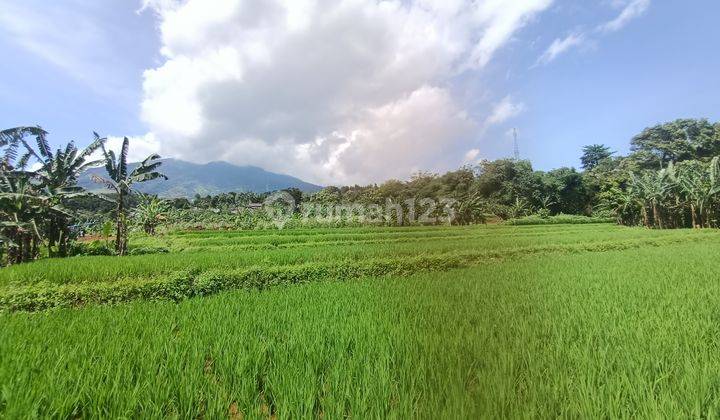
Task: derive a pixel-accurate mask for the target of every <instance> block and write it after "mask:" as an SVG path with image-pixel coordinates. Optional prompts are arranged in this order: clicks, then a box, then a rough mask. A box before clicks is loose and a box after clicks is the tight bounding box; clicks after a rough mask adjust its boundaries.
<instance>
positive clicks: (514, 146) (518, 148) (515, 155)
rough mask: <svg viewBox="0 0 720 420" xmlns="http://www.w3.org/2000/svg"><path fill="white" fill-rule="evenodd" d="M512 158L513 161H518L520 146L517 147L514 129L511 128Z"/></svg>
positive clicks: (515, 130)
mask: <svg viewBox="0 0 720 420" xmlns="http://www.w3.org/2000/svg"><path fill="white" fill-rule="evenodd" d="M513 158H515V160H520V146H518V139H517V129H516V128H513Z"/></svg>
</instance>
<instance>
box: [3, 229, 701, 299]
mask: <svg viewBox="0 0 720 420" xmlns="http://www.w3.org/2000/svg"><path fill="white" fill-rule="evenodd" d="M705 239H707V238H705V237H703V236H697V235H686V236H681V237H672V238H660V239H631V240H624V241H605V242H598V243H590V244H572V245H543V246H528V247H518V248H512V249H503V250H493V251H480V252H478V251H464V252H452V253H436V254H424V255H418V256H415V257H394V258H373V259H367V260H365V261H338V262H333V263H304V264H295V265H274V266H253V267H248V268H242V269H234V270H223V269H210V270H206V271H201V270H180V271H176V272H173V273H171V274H169V275H162V276H158V277H154V278H145V279H143V278H141V279H126V280H122V281H115V282H112V283H79V284H63V285H54V286H51V285H48V284H42V283H40V284H35V285H30V286H16V287H12V288H11V289H10V290H4V291H0V312H17V311H24V312H34V311H42V310H47V309H51V308H56V307H82V306H84V305H87V304H116V303H122V302H128V301H132V300H138V299H142V300H173V301H180V300H183V299H187V298H192V297H197V296H207V295H210V294H214V293H218V292H221V291H225V290H233V289H264V288H267V287H273V286H278V285H289V284H301V283H309V282H314V281H341V280H347V279H352V278H358V277H383V276H391V275H392V276H407V275H411V274H416V273H422V272H433V271H446V270H451V269H457V268H468V267H473V266H479V265H481V264H486V263H492V262H499V261H505V260H510V259H517V258H527V257H532V256H538V255H548V254H574V253H588V252H607V251H622V250H628V249H637V248H641V247H662V246H671V245H674V244H681V243H688V242H700V241H702V240H705Z"/></svg>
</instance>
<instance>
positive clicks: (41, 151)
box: [27, 136, 105, 257]
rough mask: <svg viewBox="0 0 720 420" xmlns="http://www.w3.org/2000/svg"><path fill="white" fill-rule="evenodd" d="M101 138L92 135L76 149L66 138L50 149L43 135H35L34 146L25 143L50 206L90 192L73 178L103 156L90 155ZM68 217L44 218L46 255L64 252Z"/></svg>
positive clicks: (99, 144)
mask: <svg viewBox="0 0 720 420" xmlns="http://www.w3.org/2000/svg"><path fill="white" fill-rule="evenodd" d="M104 142H105V139H101V138H97V137H96V138H95V140H94V141H93V142H92V143H91V144H90V145H89V146H88V147H86V148H85V149H83V150H79V149H78V148H77V147H76V146H75V144H74V143H73V142H70V143H68V144H67V145H66V146H65V147H64V148H58V149H57V150H56V151H55V152H54V153H53V152H52V151H51V150H50V147H49V145H48V143H47V141H46V140H45V138H44V136H43V137H42V138H38V141H37V143H38V148H37V150H34V149H33V148H30V147H27V150H28V154H29V155H31V156H32V157H34V158H35V159H36V160H37V161H38V163H40V165H41V167H40V169H39V170H37V172H36V174H35V175H36V176H35V177H36V178H37V180H38V181H39V182H40V187H41V188H43V190H44V193H45V194H46V195H47V196H48V197H49V198H50V201H51V205H52V206H62V205H64V204H65V203H66V202H67V201H68V200H71V199H73V198H77V197H82V196H88V195H91V194H90V193H88V192H86V191H84V190H83V189H82V188H81V187H79V186H77V181H78V178H79V177H80V175H81V174H82V173H83V172H85V171H86V170H87V169H88V168H91V167H94V166H98V165H100V164H102V163H103V160H93V159H92V155H93V153H95V152H96V151H97V150H98V149H100V148H101V147H102V145H103V144H104ZM71 219H72V218H71V217H68V216H66V215H65V214H63V213H53V214H50V215H48V217H47V218H46V231H47V240H48V250H49V254H50V256H60V257H65V256H67V251H68V243H69V240H70V224H71Z"/></svg>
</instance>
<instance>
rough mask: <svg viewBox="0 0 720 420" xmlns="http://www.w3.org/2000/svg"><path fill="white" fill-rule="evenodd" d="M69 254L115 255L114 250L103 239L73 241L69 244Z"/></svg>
mask: <svg viewBox="0 0 720 420" xmlns="http://www.w3.org/2000/svg"><path fill="white" fill-rule="evenodd" d="M69 255H70V256H71V257H74V256H81V255H84V256H87V255H115V250H114V249H112V248H111V247H110V246H108V244H106V243H105V242H103V241H92V242H73V243H72V244H71V245H70V250H69Z"/></svg>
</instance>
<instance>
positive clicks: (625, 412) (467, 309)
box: [0, 225, 720, 418]
mask: <svg viewBox="0 0 720 420" xmlns="http://www.w3.org/2000/svg"><path fill="white" fill-rule="evenodd" d="M393 234H394V235H398V236H399V237H400V238H403V240H402V241H394V242H384V241H390V240H393V239H398V238H397V237H394V236H393ZM408 234H409V235H408ZM325 235H340V236H342V235H346V237H344V238H342V237H340V238H338V237H335V238H333V239H332V240H325V241H324V240H323V239H327V238H325ZM402 235H407V236H402ZM418 235H419V236H420V237H425V236H429V237H433V238H435V239H432V240H424V239H423V240H420V241H416V240H414V239H418V238H417V236H418ZM472 235H475V236H477V237H476V238H468V236H472ZM266 236H288V237H289V238H292V237H293V235H288V234H287V233H286V232H282V233H280V235H277V232H276V233H273V234H271V235H268V233H267V232H266V233H264V234H261V233H257V232H252V234H249V235H248V234H246V233H240V232H222V233H215V234H211V233H207V232H200V233H192V234H176V235H168V236H166V237H164V238H153V239H141V240H137V242H144V245H154V244H158V243H161V242H162V243H165V244H168V243H169V244H170V248H171V250H172V252H171V253H170V254H163V255H145V256H138V257H132V259H130V258H128V259H127V260H121V261H127V262H126V263H125V265H127V266H132V265H133V264H136V263H135V261H141V262H142V261H146V259H147V261H155V262H156V263H159V262H160V261H161V260H162V259H165V258H167V259H171V260H172V259H173V258H176V256H178V255H179V256H180V257H183V258H184V261H185V262H186V265H182V264H181V263H180V262H177V263H173V264H176V265H172V267H171V268H170V270H171V271H172V270H175V269H182V268H183V267H186V266H187V265H192V264H195V263H196V262H198V261H203V259H204V258H207V256H208V255H211V254H210V251H207V250H206V251H201V252H196V251H193V250H192V247H193V246H200V245H198V244H197V242H195V241H198V240H205V239H212V240H217V242H216V243H213V244H212V245H209V244H207V243H205V244H203V245H202V246H216V247H218V251H217V252H218V253H219V254H221V255H222V257H225V258H227V256H228V255H231V254H232V253H233V252H228V253H227V254H225V253H224V251H222V249H224V247H226V246H241V245H243V244H244V243H245V242H244V241H245V240H246V239H247V238H253V239H255V240H256V241H258V242H254V244H257V243H262V242H263V241H264V240H270V238H266ZM298 236H310V235H298ZM364 236H367V238H364ZM446 237H455V239H439V238H446ZM261 238H262V239H261ZM371 238H374V239H375V240H377V241H378V242H373V243H368V242H363V243H357V244H356V243H352V242H353V241H358V240H362V239H371ZM405 238H407V239H405ZM220 239H223V240H222V241H221V240H220ZM275 239H277V238H275ZM317 239H318V240H317V241H311V240H310V239H309V238H303V241H305V242H300V243H303V244H307V245H302V246H297V247H291V248H278V249H266V250H252V251H240V252H238V253H237V254H239V255H237V258H238V260H239V261H241V262H238V263H235V262H233V263H231V264H237V265H236V266H233V267H236V268H233V269H238V267H240V268H242V267H243V266H242V264H254V266H256V267H259V268H267V269H268V270H269V267H276V268H277V267H286V268H288V267H297V266H298V264H300V265H303V264H339V265H343V264H344V265H347V266H351V263H352V262H353V261H352V258H355V259H357V261H354V262H355V263H356V264H360V263H362V262H363V261H365V262H367V261H371V260H377V259H379V258H384V259H386V260H388V261H396V262H398V263H401V262H402V261H406V260H407V258H408V256H413V257H414V258H420V257H428V258H430V257H438V258H439V260H443V259H444V258H445V256H448V255H451V254H452V255H470V254H473V253H474V254H473V255H482V256H484V257H477V258H476V259H475V260H473V261H472V263H470V264H468V265H467V266H466V267H465V268H462V269H449V268H447V267H439V268H437V269H434V270H433V271H431V272H423V271H422V270H418V271H415V272H414V271H413V270H408V271H407V272H403V273H401V274H400V275H398V274H391V275H382V276H375V275H373V276H365V277H360V278H355V277H354V276H335V277H333V278H316V279H310V280H312V281H308V282H305V283H304V284H302V285H292V286H277V287H270V288H267V287H265V288H262V290H258V289H256V288H249V289H248V288H242V289H233V290H227V291H219V292H218V293H214V294H213V295H211V296H204V297H195V298H192V299H181V300H179V301H178V302H172V301H148V300H144V299H138V300H134V301H131V302H127V303H123V304H118V305H85V306H83V307H82V308H79V309H72V308H57V309H53V310H50V311H40V312H35V313H26V312H17V313H5V314H0V417H7V418H16V417H33V416H38V417H161V416H162V417H179V418H190V417H205V418H219V417H235V418H239V417H240V416H242V417H244V418H268V417H273V416H276V417H277V418H307V417H320V416H322V417H323V418H340V417H355V418H377V417H383V418H384V417H390V418H407V417H413V418H444V417H453V418H457V417H460V418H477V417H480V418H486V417H504V418H515V417H542V418H546V417H570V418H587V417H592V418H598V417H654V418H658V417H663V418H665V417H670V418H677V417H713V416H715V415H716V414H717V413H718V412H720V411H719V410H720V376H718V374H717V372H718V371H720V356H718V355H719V354H720V352H719V351H718V350H720V348H719V347H720V323H719V322H718V321H720V309H718V308H720V283H718V282H717V278H719V277H720V267H718V266H717V264H716V262H715V258H716V254H717V249H718V245H720V234H718V233H715V232H713V231H706V232H695V231H673V232H656V231H647V230H642V229H623V228H617V227H614V226H610V225H602V226H601V225H598V226H596V225H588V226H562V225H561V226H528V227H488V228H459V229H457V230H455V229H447V228H435V229H427V230H425V229H417V230H412V231H410V230H394V231H387V230H378V229H375V230H367V231H365V230H342V231H338V230H332V231H328V232H325V233H321V234H318V235H317ZM343 240H345V241H347V242H349V243H345V244H343V245H338V244H337V243H336V242H338V241H343ZM188 248H191V249H190V250H188ZM413 250H414V252H415V253H414V254H413V253H412V252H413ZM530 250H534V252H529V251H530ZM180 257H177V258H179V259H178V260H177V261H183V258H180ZM222 257H218V260H213V262H212V263H207V265H205V266H202V267H201V269H202V270H207V272H214V273H226V272H230V271H232V270H231V269H229V268H227V267H229V266H228V265H223V263H222V262H221V261H222ZM153 258H157V260H153ZM253 258H263V259H262V260H260V261H259V262H258V261H255V262H254V263H253V261H252V260H253ZM339 258H349V259H339ZM116 260H117V259H114V260H112V259H104V258H102V257H91V258H90V257H82V258H76V259H72V260H66V261H61V262H62V263H66V264H69V265H71V266H72V267H77V265H76V264H80V265H82V264H86V263H85V261H89V262H87V265H82V266H83V267H87V268H88V269H91V268H90V267H93V265H92V264H91V262H98V261H101V262H103V263H105V262H108V263H109V262H110V261H116ZM173 261H174V260H173ZM58 263H59V262H57V261H46V262H44V264H46V265H44V267H45V269H46V268H47V267H51V266H52V264H58ZM47 264H49V265H47ZM408 265H410V266H412V265H413V264H408ZM33 266H36V267H38V268H31V267H33ZM27 267H28V268H23V270H17V271H15V272H10V271H8V272H5V271H4V270H3V273H0V275H2V276H4V277H0V278H2V280H3V283H2V284H4V286H3V287H4V288H5V290H6V291H7V290H10V289H12V288H15V287H20V285H21V282H23V281H28V282H32V281H34V279H35V277H34V276H37V274H38V273H39V272H41V271H39V270H41V269H42V268H43V264H37V265H35V264H33V265H28V266H27ZM18 268H20V267H18ZM116 268H117V270H122V269H123V267H122V265H121V264H120V265H118V267H116ZM156 268H157V269H156V270H153V269H152V265H151V264H149V263H148V265H146V266H143V271H142V273H143V275H145V276H147V278H149V279H152V278H154V276H160V274H159V273H161V272H162V273H165V272H166V271H165V270H166V269H165V268H159V267H156ZM125 269H127V268H125ZM35 270H38V271H35ZM117 272H119V271H116V272H113V271H112V270H110V269H108V270H106V271H102V270H98V271H96V273H99V274H100V275H101V276H100V277H98V278H97V279H96V280H95V281H96V282H98V283H103V282H110V281H112V280H111V277H102V276H112V275H114V273H117ZM138 272H140V271H138ZM268 272H269V271H268ZM6 273H11V274H12V276H13V277H10V276H11V274H6ZM83 275H84V274H83ZM337 280H342V281H337ZM55 281H56V282H57V283H55V284H80V283H78V282H77V281H74V280H73V279H72V278H71V277H70V276H69V274H68V275H66V277H62V278H61V277H58V278H56V279H55ZM86 281H89V282H90V285H92V284H93V283H92V281H91V280H86ZM115 281H117V282H123V281H131V279H129V278H126V279H125V280H115ZM43 284H44V285H45V286H47V287H51V284H45V283H43ZM43 284H40V285H41V286H42V285H43ZM220 290H223V289H220Z"/></svg>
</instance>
